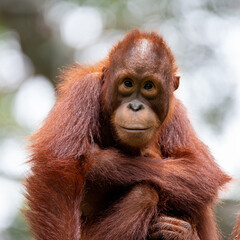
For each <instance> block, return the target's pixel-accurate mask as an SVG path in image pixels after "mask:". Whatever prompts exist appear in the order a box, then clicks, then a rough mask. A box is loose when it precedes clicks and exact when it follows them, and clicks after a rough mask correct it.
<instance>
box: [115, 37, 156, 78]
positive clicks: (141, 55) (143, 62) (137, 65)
mask: <svg viewBox="0 0 240 240" xmlns="http://www.w3.org/2000/svg"><path fill="white" fill-rule="evenodd" d="M160 57H161V56H158V54H157V52H156V51H155V50H154V43H153V42H152V41H151V40H148V39H144V38H143V39H138V40H137V41H136V42H135V43H134V44H132V46H129V48H128V49H126V50H125V51H124V52H123V54H122V56H121V61H119V62H118V63H117V64H116V66H115V67H114V70H115V71H119V70H121V69H124V70H125V71H126V70H129V71H131V72H134V73H136V74H144V73H146V72H147V73H148V74H149V73H150V74H151V73H156V72H158V70H159V64H160Z"/></svg>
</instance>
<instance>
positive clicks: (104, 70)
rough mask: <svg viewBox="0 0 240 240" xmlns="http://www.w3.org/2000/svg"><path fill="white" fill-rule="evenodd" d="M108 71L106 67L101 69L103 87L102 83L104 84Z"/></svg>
mask: <svg viewBox="0 0 240 240" xmlns="http://www.w3.org/2000/svg"><path fill="white" fill-rule="evenodd" d="M108 70H109V68H108V67H106V66H104V67H103V68H102V85H103V84H104V82H105V79H106V76H107V74H108Z"/></svg>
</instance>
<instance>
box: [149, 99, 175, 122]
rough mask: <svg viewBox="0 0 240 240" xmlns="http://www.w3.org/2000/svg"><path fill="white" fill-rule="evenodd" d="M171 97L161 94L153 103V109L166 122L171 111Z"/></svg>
mask: <svg viewBox="0 0 240 240" xmlns="http://www.w3.org/2000/svg"><path fill="white" fill-rule="evenodd" d="M169 104H170V99H169V97H168V96H166V95H162V96H159V97H158V98H157V99H156V100H155V101H153V102H152V103H151V106H152V109H153V111H154V112H155V113H156V114H157V116H158V118H159V120H160V122H161V123H163V122H164V120H165V118H166V117H167V114H168V111H169Z"/></svg>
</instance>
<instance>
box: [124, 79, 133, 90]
mask: <svg viewBox="0 0 240 240" xmlns="http://www.w3.org/2000/svg"><path fill="white" fill-rule="evenodd" d="M123 84H124V86H125V87H127V88H131V87H133V82H132V80H131V79H130V78H126V79H125V80H124V81H123Z"/></svg>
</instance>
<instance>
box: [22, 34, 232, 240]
mask: <svg viewBox="0 0 240 240" xmlns="http://www.w3.org/2000/svg"><path fill="white" fill-rule="evenodd" d="M140 38H147V39H149V40H150V41H152V42H153V43H154V47H155V49H156V51H159V53H158V54H159V55H160V56H161V55H163V56H164V58H163V59H161V61H160V62H159V63H161V66H162V72H163V74H164V76H165V77H166V78H170V79H171V81H170V84H171V86H172V89H174V88H176V83H174V76H175V74H176V72H177V67H176V64H175V60H174V57H173V55H172V53H171V51H170V49H169V48H168V47H167V45H166V43H165V42H164V41H163V39H162V38H161V37H160V36H159V35H157V34H156V33H145V32H140V31H138V30H136V31H133V32H131V33H130V34H128V35H127V36H126V37H125V38H124V40H123V41H121V42H119V43H118V44H117V45H116V46H115V47H114V48H113V50H112V51H111V53H110V55H109V57H108V58H106V60H105V61H102V62H100V63H99V64H97V65H96V66H80V65H75V66H73V67H71V68H69V69H67V70H65V71H64V72H63V76H62V77H61V78H62V79H63V82H62V83H61V84H60V86H59V88H58V94H59V95H58V99H57V101H56V104H55V106H54V107H53V109H52V111H51V112H50V114H49V116H48V117H47V118H46V120H45V121H44V123H43V125H42V127H41V128H40V129H39V130H38V131H37V132H36V133H35V134H34V135H33V136H32V137H31V142H32V145H31V146H30V150H31V152H32V155H31V160H30V162H31V164H32V168H31V174H30V175H29V177H28V178H27V179H26V189H27V193H26V198H27V203H28V206H29V208H28V209H27V210H26V211H25V215H26V218H27V220H28V222H29V224H30V228H31V231H32V233H33V236H34V238H35V239H36V240H59V239H62V240H79V239H98V240H99V239H105V240H123V239H129V240H133V239H146V238H147V237H148V230H149V227H150V225H151V222H152V221H153V220H154V219H155V217H157V216H158V215H160V216H161V215H164V216H171V217H176V218H180V219H183V220H185V221H188V222H189V223H190V224H191V226H192V227H193V228H194V229H195V230H196V232H197V234H198V236H199V238H200V239H201V240H216V239H218V236H217V229H216V226H215V222H214V218H213V212H212V211H213V210H212V208H213V207H214V204H215V202H216V200H217V194H218V190H219V189H221V188H222V187H223V186H224V184H226V183H227V182H228V181H230V177H229V176H227V175H226V174H225V173H223V172H222V171H221V170H220V168H219V167H218V165H217V164H216V162H215V161H214V158H213V157H212V155H211V153H210V152H209V150H208V148H207V147H206V146H205V145H204V144H203V143H202V142H201V141H200V140H199V138H198V137H197V135H196V133H195V132H194V130H193V128H192V126H191V124H190V122H189V120H188V118H187V114H186V112H185V109H184V107H183V106H182V104H181V103H180V101H178V100H177V99H176V98H175V97H174V95H173V94H172V93H169V94H170V95H171V94H172V95H171V96H170V97H171V99H172V103H174V104H171V105H170V108H171V114H169V115H168V117H167V118H166V120H165V122H164V124H163V125H162V128H161V129H160V130H159V132H158V134H157V136H156V137H155V138H154V139H155V145H156V146H158V148H159V152H161V155H162V156H161V160H159V159H157V158H148V157H143V156H131V155H129V154H128V153H126V152H124V149H121V148H120V147H119V146H118V145H117V143H116V142H115V141H114V138H113V136H112V132H111V131H110V116H109V115H108V114H106V113H109V114H110V113H113V111H114V108H115V107H116V106H114V103H113V102H112V99H113V96H111V94H110V95H109V93H110V92H109V91H110V90H111V89H112V83H111V82H110V81H109V80H110V79H109V76H110V75H111V66H112V65H114V64H115V65H116V64H117V62H121V58H120V56H122V54H123V52H124V51H125V49H126V48H128V47H129V46H130V45H134V42H135V41H136V40H138V39H140ZM121 51H122V53H120V52H121ZM161 51H163V52H164V53H163V52H161ZM116 52H118V53H117V54H116ZM156 67H157V66H156ZM102 69H103V71H102ZM103 84H104V86H103ZM102 86H103V87H102ZM156 104H157V103H156ZM164 104H165V103H164ZM95 144H98V145H99V146H100V148H99V149H98V148H96V147H95ZM87 181H89V182H91V183H92V184H93V186H95V187H96V188H97V189H103V190H104V191H107V190H108V189H115V188H116V187H121V186H123V187H126V192H127V193H126V192H125V190H124V191H123V194H122V196H120V197H119V198H118V199H114V201H112V202H111V201H109V202H108V204H107V206H105V209H103V211H102V212H101V211H100V213H99V214H98V215H96V216H95V217H94V218H93V219H91V221H88V219H85V220H84V219H83V217H82V213H81V211H80V205H81V202H82V199H83V197H84V195H85V193H86V189H85V184H86V182H87ZM139 183H147V184H148V186H153V188H154V189H155V190H156V191H157V193H158V197H159V201H158V204H157V207H156V205H155V200H153V203H152V204H150V205H149V204H148V201H149V200H151V198H149V197H148V196H149V195H148V196H147V197H146V198H145V197H144V194H140V195H137V196H136V200H137V199H138V200H141V199H143V201H145V202H147V204H146V205H144V207H141V206H143V205H142V202H141V201H134V199H135V198H134V197H133V196H135V195H132V194H133V193H134V192H132V191H128V190H129V189H132V188H133V189H135V188H134V186H137V185H138V184H139ZM106 186H107V187H106ZM147 191H149V194H150V195H151V194H153V195H155V191H153V192H152V191H151V189H150V190H147ZM97 197H98V196H96V198H97ZM111 200H112V199H111ZM150 203H151V201H150ZM82 232H83V233H84V234H83V236H81V235H82ZM194 234H195V233H194ZM182 238H183V237H182ZM166 239H167V238H166ZM169 239H170V238H169ZM196 239H198V238H197V237H196ZM196 239H195V240H196Z"/></svg>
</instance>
